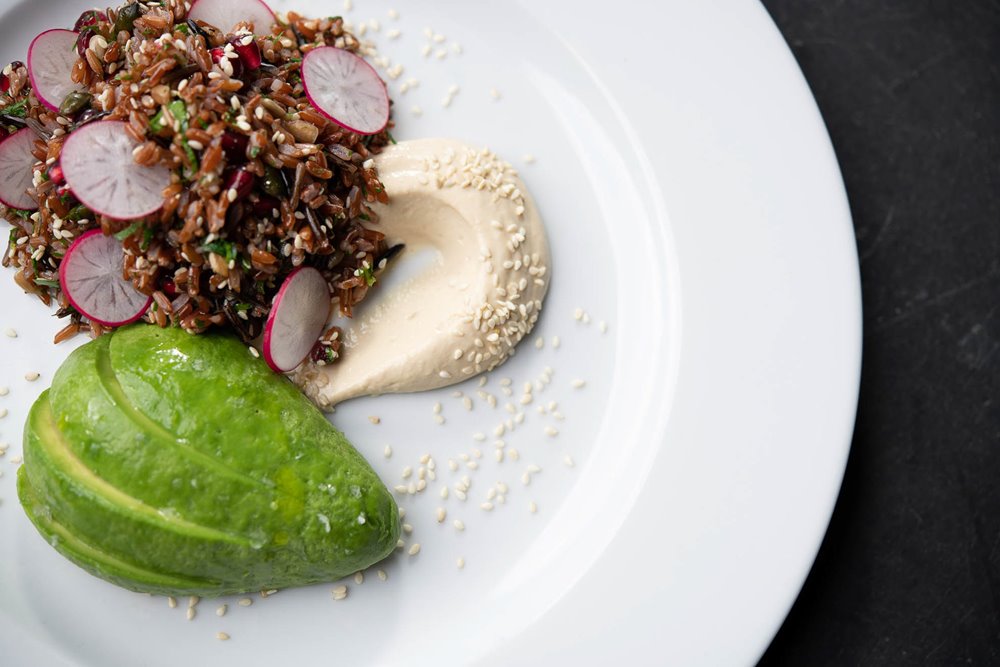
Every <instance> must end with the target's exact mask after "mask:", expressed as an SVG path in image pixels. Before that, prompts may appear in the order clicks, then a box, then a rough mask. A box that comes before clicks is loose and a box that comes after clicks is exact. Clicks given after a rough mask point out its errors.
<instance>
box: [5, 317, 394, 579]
mask: <svg viewBox="0 0 1000 667" xmlns="http://www.w3.org/2000/svg"><path fill="white" fill-rule="evenodd" d="M17 488H18V496H19V497H20V499H21V504H22V506H23V507H24V510H25V512H26V513H27V515H28V518H29V519H31V521H32V523H33V524H34V525H35V527H36V528H37V529H38V531H39V532H40V533H41V534H42V536H44V537H45V539H46V540H47V541H48V542H49V543H50V544H51V545H52V546H53V547H54V548H55V549H56V550H58V551H59V552H60V553H62V554H63V555H64V556H66V557H67V558H69V559H70V560H71V561H73V562H74V563H76V564H77V565H79V566H80V567H82V568H84V569H85V570H87V571H88V572H90V573H92V574H94V575H96V576H99V577H102V578H104V579H107V580H108V581H111V582H114V583H116V584H118V585H121V586H124V587H126V588H130V589H132V590H136V591H142V592H149V593H162V594H170V595H205V596H211V595H224V594H230V593H242V592H247V591H258V590H265V589H271V588H287V587H290V586H301V585H305V584H310V583H316V582H323V581H331V580H334V579H339V578H340V577H343V576H345V575H348V574H351V573H353V572H356V571H358V570H361V569H364V568H366V567H368V566H369V565H371V564H373V563H375V562H377V561H379V560H381V559H382V558H385V557H386V556H388V555H389V554H390V553H391V552H392V550H393V549H394V548H395V546H396V541H397V540H398V539H399V512H398V509H397V507H396V503H395V501H394V500H393V498H392V495H391V494H390V492H389V491H388V489H386V488H385V485H384V484H383V483H382V482H381V480H380V479H379V478H378V476H377V475H376V473H375V471H374V470H372V468H371V466H369V465H368V463H367V462H366V461H365V460H364V458H363V457H362V456H361V455H360V454H359V453H358V452H357V451H356V450H355V449H354V448H353V447H352V446H351V445H350V443H349V442H348V441H347V439H346V438H345V437H344V436H343V434H341V433H340V432H339V431H338V430H337V429H335V428H334V427H333V426H331V425H330V423H329V422H328V421H327V420H326V417H324V416H323V414H322V413H321V412H320V411H319V410H317V409H316V408H315V407H314V406H313V405H312V403H310V402H309V400H308V399H306V398H305V397H304V396H303V395H302V394H301V392H299V390H298V389H297V388H295V386H293V385H292V384H291V383H290V382H289V381H288V380H286V379H285V378H283V377H281V376H279V375H276V374H274V373H273V372H271V370H270V369H268V368H267V366H266V365H265V364H264V363H263V362H261V361H260V360H258V359H254V358H253V357H251V356H250V354H249V353H248V352H247V348H246V347H245V346H244V345H242V344H241V343H240V342H239V341H237V340H236V339H234V338H231V337H228V336H224V335H217V334H203V335H198V336H192V335H190V334H187V333H185V332H184V331H182V330H180V329H177V328H172V329H161V328H159V327H155V326H148V325H134V326H130V327H125V328H123V329H119V330H118V331H117V332H115V333H114V334H110V335H105V336H102V337H100V338H98V339H96V340H94V341H92V342H90V343H87V344H86V345H83V346H82V347H80V348H78V349H77V350H75V351H74V352H73V353H72V354H71V355H70V356H69V358H68V359H67V360H66V361H65V362H64V363H63V365H62V366H61V367H60V369H59V370H58V371H57V372H56V374H55V377H54V378H53V380H52V386H51V388H50V389H48V390H46V391H45V392H43V393H42V395H41V396H39V398H38V400H37V401H36V402H35V404H34V405H33V406H32V408H31V412H30V414H29V416H28V421H27V423H26V425H25V430H24V464H23V465H22V466H21V468H20V470H18V479H17Z"/></svg>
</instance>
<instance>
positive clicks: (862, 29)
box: [760, 0, 1000, 667]
mask: <svg viewBox="0 0 1000 667" xmlns="http://www.w3.org/2000/svg"><path fill="white" fill-rule="evenodd" d="M764 5H765V6H766V7H767V9H768V11H769V12H770V13H771V15H772V16H773V17H774V19H775V22H776V23H777V24H778V26H779V28H780V29H781V31H782V33H783V34H784V36H785V39H786V40H787V41H788V43H789V44H790V45H791V47H792V50H793V52H794V53H795V56H796V58H797V59H798V61H799V63H800V65H801V67H802V69H803V71H804V72H805V76H806V78H807V79H808V81H809V84H810V86H811V87H812V90H813V92H814V94H815V96H816V99H817V101H818V103H819V107H820V110H821V111H822V113H823V116H824V118H825V119H826V123H827V126H828V127H829V130H830V135H831V137H832V139H833V144H834V146H835V148H836V151H837V155H838V157H839V159H840V165H841V169H842V171H843V174H844V179H845V182H846V185H847V192H848V196H849V197H850V200H851V209H852V212H853V215H854V226H855V231H856V233H857V238H858V252H859V256H860V258H861V277H862V284H863V290H864V309H865V316H864V323H865V338H864V365H863V371H862V386H861V399H860V406H859V413H858V422H857V427H856V430H855V434H854V442H853V447H852V451H851V456H850V461H849V463H848V468H847V476H846V479H845V481H844V487H843V490H842V491H841V495H840V499H839V502H838V504H837V509H836V511H835V514H834V518H833V523H832V525H831V526H830V530H829V533H828V534H827V537H826V540H825V542H824V544H823V547H822V549H821V551H820V555H819V558H818V560H817V562H816V564H815V566H814V567H813V570H812V573H811V574H810V576H809V579H808V581H807V583H806V585H805V588H804V589H803V591H802V593H801V594H800V596H799V599H798V601H797V602H796V604H795V606H794V608H793V609H792V612H791V614H790V615H789V617H788V619H787V620H786V622H785V624H784V626H783V627H782V629H781V631H780V632H779V634H778V636H777V638H776V639H775V640H774V642H773V644H772V645H771V647H770V649H769V650H768V652H767V653H766V655H765V656H764V658H763V660H762V661H761V663H760V665H761V666H762V667H774V666H784V665H811V666H814V665H838V666H840V665H909V664H919V665H924V664H930V665H965V664H972V665H1000V396H998V395H997V394H998V390H1000V353H998V352H1000V312H998V309H1000V2H997V1H985V0H964V1H963V0H894V1H893V0H839V1H838V0H805V1H804V0H764Z"/></svg>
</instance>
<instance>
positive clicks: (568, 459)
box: [563, 454, 576, 468]
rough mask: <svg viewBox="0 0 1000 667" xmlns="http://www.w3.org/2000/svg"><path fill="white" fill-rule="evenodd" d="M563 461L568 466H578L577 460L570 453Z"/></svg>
mask: <svg viewBox="0 0 1000 667" xmlns="http://www.w3.org/2000/svg"><path fill="white" fill-rule="evenodd" d="M563 463H565V464H566V467H567V468H573V467H575V466H576V462H574V461H573V457H572V456H570V455H568V454H567V455H566V456H565V457H564V458H563Z"/></svg>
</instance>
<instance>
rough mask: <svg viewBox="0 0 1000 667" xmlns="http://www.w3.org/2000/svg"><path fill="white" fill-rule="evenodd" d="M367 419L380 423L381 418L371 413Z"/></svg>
mask: <svg viewBox="0 0 1000 667" xmlns="http://www.w3.org/2000/svg"><path fill="white" fill-rule="evenodd" d="M368 421H370V422H371V423H373V424H381V423H382V419H381V418H380V417H376V416H375V415H372V416H370V417H368Z"/></svg>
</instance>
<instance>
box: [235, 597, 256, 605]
mask: <svg viewBox="0 0 1000 667" xmlns="http://www.w3.org/2000/svg"><path fill="white" fill-rule="evenodd" d="M237 604H238V605H240V606H241V607H249V606H250V605H252V604H253V600H251V599H250V598H240V601H239V602H238V603H237Z"/></svg>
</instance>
